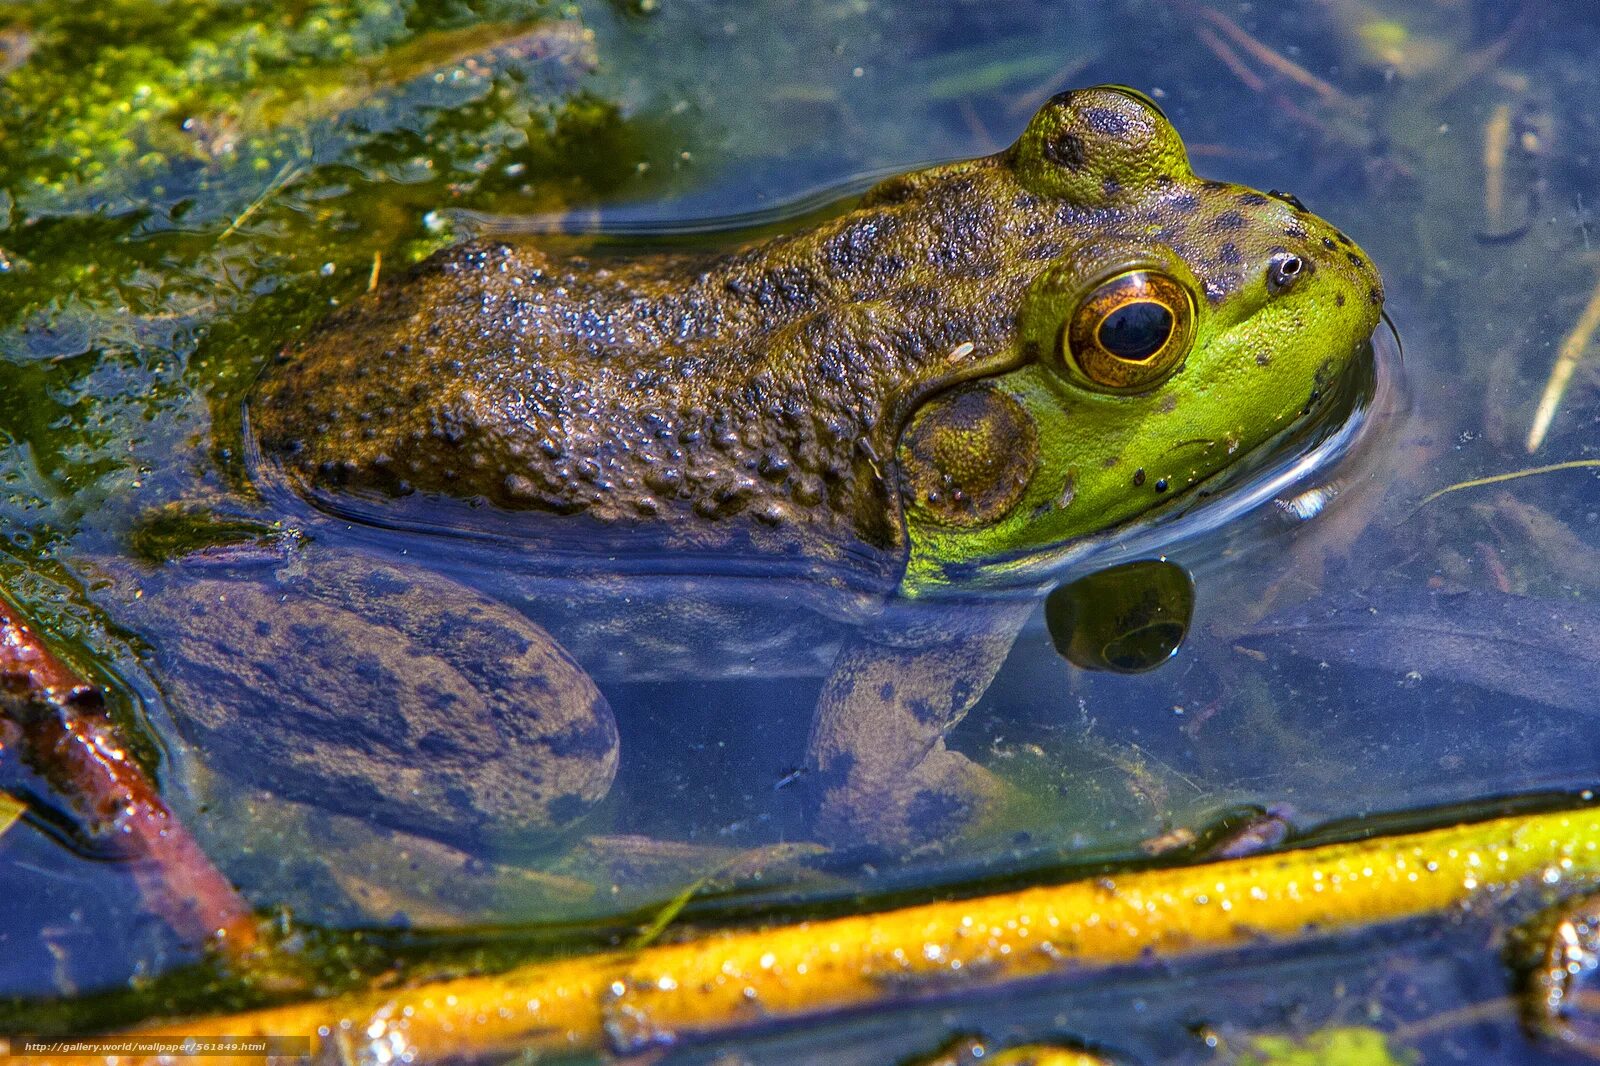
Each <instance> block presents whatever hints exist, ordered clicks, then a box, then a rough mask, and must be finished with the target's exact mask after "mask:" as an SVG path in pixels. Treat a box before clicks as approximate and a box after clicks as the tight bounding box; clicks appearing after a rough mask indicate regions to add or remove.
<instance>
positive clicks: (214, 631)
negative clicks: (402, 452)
mask: <svg viewBox="0 0 1600 1066" xmlns="http://www.w3.org/2000/svg"><path fill="white" fill-rule="evenodd" d="M137 584H138V593H139V595H138V598H137V600H136V601H134V602H133V603H131V604H130V606H129V608H128V613H130V614H133V615H135V617H134V618H133V619H132V621H133V623H134V625H135V627H136V628H138V629H141V630H143V631H144V632H145V633H147V634H148V636H149V639H150V641H151V644H152V646H153V647H154V650H155V656H156V660H157V661H156V664H155V665H156V667H157V669H158V670H159V671H160V673H161V675H162V677H163V678H164V680H165V687H166V691H167V694H168V697H169V700H171V701H172V703H173V705H174V706H173V709H174V712H175V717H176V718H177V719H178V721H179V724H180V728H181V729H183V730H184V732H185V733H186V734H187V735H188V737H189V739H191V740H192V741H194V742H196V743H198V744H200V745H201V746H202V747H204V748H205V749H207V750H208V751H209V752H211V754H212V755H213V756H216V757H221V758H224V759H226V760H227V762H228V764H229V765H231V766H233V767H235V768H236V769H237V770H238V771H239V773H240V774H241V775H242V776H244V777H245V778H246V779H247V780H248V781H250V783H252V784H254V785H256V786H258V787H264V788H268V789H271V790H273V791H275V792H278V793H280V794H282V795H285V796H288V797H290V798H299V799H303V800H306V801H309V802H312V803H315V804H318V805H321V806H326V807H330V808H332V809H335V810H345V811H349V812H352V813H359V814H362V815H363V816H366V817H370V818H371V819H373V820H374V821H376V822H379V823H382V824H385V825H388V826H392V827H394V828H397V829H402V830H405V831H407V832H416V833H422V834H424V835H428V836H435V837H439V838H441V839H444V840H454V841H457V842H460V843H465V844H467V845H469V846H470V845H472V844H474V843H481V842H485V841H496V842H502V843H521V844H524V845H531V844H537V843H538V842H539V841H540V840H541V839H542V838H546V837H548V836H549V835H550V834H553V833H559V832H560V831H562V830H564V829H565V828H567V827H568V826H569V825H570V824H571V823H572V822H574V821H575V820H576V819H577V818H578V817H579V816H581V815H582V814H584V813H585V812H587V811H588V810H589V809H590V808H592V807H593V805H594V804H595V803H597V802H598V801H599V800H600V799H601V798H603V797H604V796H605V794H606V793H607V791H608V790H609V789H610V787H611V780H612V778H613V777H614V776H615V774H616V769H617V756H618V739H617V729H616V724H615V722H614V720H613V718H612V714H611V709H610V707H609V706H608V705H607V703H606V701H605V698H604V697H603V696H602V695H601V694H600V692H599V691H598V690H597V689H596V688H595V686H594V683H593V681H591V680H590V678H589V675H588V674H587V673H585V672H584V671H583V669H582V668H581V667H579V666H578V664H577V663H575V662H573V660H572V659H571V657H570V656H568V655H567V654H566V652H565V651H564V650H563V649H562V648H561V646H560V645H559V644H558V643H556V641H555V640H554V639H553V638H552V637H551V636H550V635H549V634H548V633H547V632H545V630H544V629H543V628H541V627H540V626H538V625H537V624H536V623H534V622H533V621H531V620H529V619H528V618H527V617H526V616H524V615H523V614H521V613H520V612H518V611H516V610H514V609H512V608H510V607H508V606H506V605H504V604H502V603H500V602H499V601H497V600H493V599H490V598H488V597H486V596H484V595H482V594H481V593H478V592H475V591H474V590H472V589H469V588H467V587H466V586H463V585H461V584H459V583H457V582H455V581H452V580H450V579H449V578H446V577H444V576H442V575H439V574H435V573H431V572H427V571H422V570H418V569H415V568H410V567H407V568H404V569H402V568H400V567H396V566H394V565H391V564H388V563H386V562H385V561H383V560H381V559H378V558H376V557H372V556H369V555H367V554H365V553H361V552H356V551H352V550H347V549H340V550H319V549H318V548H316V547H315V546H308V547H302V548H299V549H296V550H294V551H293V552H291V553H290V554H289V555H288V556H287V557H286V556H284V555H283V554H281V553H276V552H270V551H269V552H261V553H249V554H244V555H239V556H231V557H227V558H223V559H215V558H212V559H207V558H197V559H190V560H184V561H179V562H175V563H169V564H167V565H166V566H164V567H162V568H160V569H159V570H157V571H155V572H153V573H146V574H144V575H142V576H141V577H140V578H139V579H138V582H137Z"/></svg>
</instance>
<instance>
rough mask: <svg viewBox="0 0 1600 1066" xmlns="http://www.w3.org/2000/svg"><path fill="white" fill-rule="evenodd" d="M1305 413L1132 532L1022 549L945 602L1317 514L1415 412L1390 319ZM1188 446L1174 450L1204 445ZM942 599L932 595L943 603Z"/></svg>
mask: <svg viewBox="0 0 1600 1066" xmlns="http://www.w3.org/2000/svg"><path fill="white" fill-rule="evenodd" d="M1383 321H1384V324H1385V325H1386V326H1387V327H1388V328H1387V330H1379V331H1378V332H1377V333H1376V334H1374V335H1373V337H1372V339H1371V340H1370V341H1368V342H1366V343H1365V344H1364V345H1363V347H1362V350H1361V351H1360V352H1359V353H1358V354H1357V355H1356V357H1355V358H1353V359H1351V360H1350V362H1349V364H1348V365H1347V366H1346V367H1345V368H1344V370H1343V371H1342V372H1341V373H1340V374H1339V376H1338V377H1336V378H1335V379H1334V380H1333V381H1332V382H1330V383H1329V385H1328V387H1327V388H1326V389H1324V390H1323V391H1322V394H1321V395H1320V396H1318V397H1317V399H1316V401H1315V402H1314V403H1313V405H1312V406H1311V407H1310V409H1309V410H1307V411H1306V413H1305V414H1304V415H1303V416H1301V417H1300V418H1298V419H1296V420H1295V422H1294V423H1293V424H1292V425H1290V426H1288V427H1286V428H1285V429H1283V430H1282V431H1280V432H1279V433H1278V434H1276V435H1275V436H1273V437H1272V438H1271V439H1269V440H1267V441H1264V442H1263V443H1261V444H1260V445H1258V446H1256V447H1255V448H1254V449H1252V450H1251V451H1250V452H1249V453H1248V454H1247V455H1246V456H1244V457H1242V458H1241V459H1240V460H1239V461H1238V462H1236V463H1232V464H1230V465H1229V466H1227V467H1226V468H1224V469H1222V470H1220V471H1218V472H1217V473H1215V474H1212V475H1211V476H1210V477H1208V478H1206V479H1205V480H1203V481H1201V482H1200V483H1199V484H1197V485H1195V486H1193V487H1192V488H1190V489H1189V490H1188V491H1187V492H1185V493H1183V494H1182V495H1181V496H1178V497H1175V498H1174V499H1172V500H1171V501H1170V502H1168V503H1166V504H1164V505H1162V506H1161V507H1158V508H1156V509H1154V510H1151V511H1147V512H1145V513H1144V514H1143V515H1141V516H1140V517H1138V518H1136V519H1134V520H1133V521H1132V522H1131V523H1128V524H1124V525H1121V526H1117V527H1114V528H1112V529H1108V530H1106V531H1104V532H1102V533H1097V534H1094V535H1092V536H1089V537H1085V538H1082V539H1079V540H1074V541H1069V542H1067V543H1064V544H1062V545H1060V546H1058V547H1056V548H1047V549H1043V550H1041V549H1037V548H1035V549H1028V550H1021V551H1018V552H1015V553H1012V554H1009V555H1005V556H999V557H995V558H990V559H986V560H983V561H981V562H974V563H967V564H962V565H959V566H951V567H948V568H947V569H946V576H947V578H948V579H949V583H950V589H949V594H954V595H957V596H959V595H960V594H961V593H962V592H964V591H965V592H976V593H979V594H982V595H985V596H991V595H1000V596H1018V597H1034V596H1037V595H1039V594H1040V592H1041V590H1044V589H1048V588H1051V587H1053V586H1055V585H1056V584H1058V583H1060V582H1061V581H1064V580H1070V579H1071V578H1072V577H1074V576H1077V575H1078V574H1080V573H1083V572H1087V571H1088V570H1091V569H1100V568H1102V567H1106V566H1111V565H1115V564H1117V563H1122V562H1128V561H1131V560H1134V559H1138V558H1148V557H1151V556H1157V555H1161V554H1162V553H1163V552H1165V551H1167V550H1169V549H1171V548H1172V547H1173V546H1174V545H1177V544H1179V543H1186V542H1191V541H1194V540H1197V539H1199V538H1201V537H1203V536H1205V535H1206V534H1209V533H1212V532H1215V531H1217V530H1219V529H1221V528H1223V527H1225V526H1229V525H1231V524H1233V523H1234V522H1236V521H1237V520H1238V519H1240V518H1242V517H1243V516H1245V515H1247V514H1250V513H1251V512H1254V511H1257V510H1259V509H1261V508H1263V507H1264V506H1265V505H1267V504H1268V503H1276V504H1277V508H1276V514H1277V515H1280V516H1286V517H1287V518H1289V519H1291V520H1296V521H1304V520H1308V519H1310V518H1312V517H1314V516H1315V514H1316V513H1318V512H1320V510H1321V506H1320V504H1319V505H1318V506H1316V507H1312V508H1306V507H1304V506H1302V501H1305V500H1307V499H1310V498H1315V499H1318V500H1320V501H1321V502H1324V503H1325V502H1326V500H1327V499H1330V498H1331V497H1332V496H1333V495H1334V494H1335V490H1334V489H1332V488H1330V487H1331V486H1334V485H1335V484H1336V483H1337V482H1338V481H1339V480H1340V476H1339V475H1340V474H1342V473H1343V472H1345V471H1346V470H1347V469H1348V467H1349V466H1351V465H1352V464H1353V462H1354V461H1355V460H1356V459H1357V458H1358V457H1359V456H1361V455H1366V454H1369V453H1373V452H1374V451H1375V450H1376V449H1378V448H1380V447H1381V442H1382V441H1383V440H1384V439H1386V438H1387V436H1388V433H1386V432H1384V430H1385V428H1386V427H1391V426H1394V425H1397V424H1398V423H1399V422H1400V421H1401V420H1402V419H1403V417H1404V415H1405V413H1406V411H1407V409H1408V408H1409V397H1408V395H1407V394H1406V392H1405V388H1404V379H1403V377H1402V375H1401V373H1400V351H1401V348H1400V336H1399V333H1398V331H1396V330H1395V328H1394V323H1393V322H1392V321H1391V320H1390V319H1389V317H1388V315H1384V316H1383ZM1201 443H1203V442H1201V441H1185V442H1181V443H1180V444H1178V445H1175V446H1174V447H1178V448H1181V447H1184V446H1185V445H1187V446H1198V445H1199V444H1201ZM941 594H942V590H929V592H928V595H930V596H939V595H941Z"/></svg>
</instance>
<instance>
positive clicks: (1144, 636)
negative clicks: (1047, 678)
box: [1044, 559, 1194, 674]
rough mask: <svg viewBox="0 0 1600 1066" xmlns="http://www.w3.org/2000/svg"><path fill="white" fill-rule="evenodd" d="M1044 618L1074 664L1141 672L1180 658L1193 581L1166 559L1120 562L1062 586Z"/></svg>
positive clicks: (1048, 600) (1060, 649) (1053, 638)
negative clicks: (1178, 656)
mask: <svg viewBox="0 0 1600 1066" xmlns="http://www.w3.org/2000/svg"><path fill="white" fill-rule="evenodd" d="M1044 617H1045V623H1046V625H1048V626H1049V628H1050V639H1051V641H1053V642H1054V644H1055V646H1056V651H1057V652H1059V653H1060V654H1061V655H1062V656H1063V657H1064V658H1065V659H1066V660H1067V661H1068V662H1070V663H1072V665H1074V666H1078V667H1081V668H1083V669H1085V670H1109V671H1111V672H1112V673H1116V674H1142V673H1144V672H1145V671H1147V670H1154V669H1155V668H1156V667H1158V666H1160V665H1161V664H1162V663H1164V662H1166V661H1167V660H1168V659H1170V658H1172V657H1173V656H1174V655H1176V654H1178V649H1179V648H1180V647H1181V646H1182V645H1183V640H1184V638H1185V637H1186V636H1188V634H1189V622H1190V620H1191V619H1192V618H1193V617H1194V580H1193V579H1192V578H1191V577H1190V576H1189V573H1188V571H1186V570H1184V569H1183V567H1181V566H1178V565H1177V564H1176V563H1169V562H1167V561H1165V560H1163V559H1141V560H1137V561H1135V562H1131V563H1122V564H1121V565H1119V566H1113V567H1109V568H1107V569H1105V570H1097V571H1095V572H1094V573H1092V574H1089V575H1087V576H1085V577H1080V578H1078V579H1077V580H1076V581H1072V582H1069V583H1067V584H1064V585H1060V586H1058V587H1057V588H1056V589H1054V590H1053V591H1052V592H1051V593H1050V595H1049V597H1048V598H1046V600H1045V604H1044Z"/></svg>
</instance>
